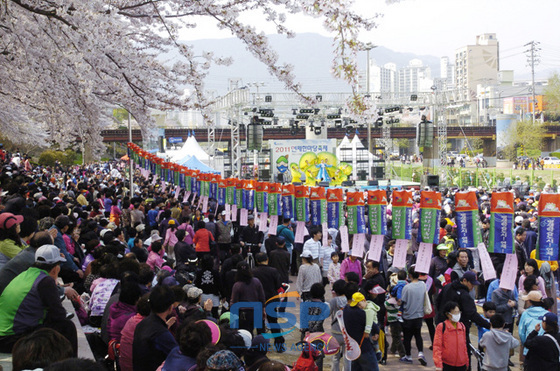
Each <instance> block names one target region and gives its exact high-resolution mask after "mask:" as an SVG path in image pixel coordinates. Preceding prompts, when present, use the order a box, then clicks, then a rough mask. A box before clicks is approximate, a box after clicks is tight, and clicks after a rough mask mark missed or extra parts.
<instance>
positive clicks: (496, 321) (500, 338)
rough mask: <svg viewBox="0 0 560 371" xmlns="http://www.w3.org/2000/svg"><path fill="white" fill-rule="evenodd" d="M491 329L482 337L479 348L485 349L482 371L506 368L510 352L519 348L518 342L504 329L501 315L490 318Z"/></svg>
mask: <svg viewBox="0 0 560 371" xmlns="http://www.w3.org/2000/svg"><path fill="white" fill-rule="evenodd" d="M490 324H491V325H492V328H491V329H490V330H489V331H488V332H486V333H485V334H484V335H483V336H482V340H480V343H479V344H480V346H481V347H484V348H486V352H485V353H484V360H483V361H482V364H483V365H484V370H486V371H498V370H506V369H507V368H508V361H509V355H510V350H511V349H515V348H516V347H518V346H519V344H520V343H519V340H517V339H515V338H514V337H513V335H512V334H511V333H509V332H508V331H506V330H505V329H504V326H505V324H506V323H505V320H504V317H503V316H502V315H501V314H495V315H493V316H492V317H491V318H490Z"/></svg>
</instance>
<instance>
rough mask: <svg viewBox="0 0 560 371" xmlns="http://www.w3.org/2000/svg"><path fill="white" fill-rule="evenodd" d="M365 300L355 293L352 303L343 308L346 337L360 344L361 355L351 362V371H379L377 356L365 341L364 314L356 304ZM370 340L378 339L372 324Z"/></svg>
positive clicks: (377, 329) (370, 343)
mask: <svg viewBox="0 0 560 371" xmlns="http://www.w3.org/2000/svg"><path fill="white" fill-rule="evenodd" d="M363 300H365V297H364V295H362V294H360V293H359V292H356V293H354V294H353V295H352V301H351V302H350V303H349V304H348V305H346V307H344V310H343V320H344V326H345V327H346V331H347V332H348V335H350V337H351V338H352V339H354V340H355V341H356V342H357V343H358V344H360V350H361V354H360V357H359V358H358V359H356V360H355V361H352V371H362V370H363V371H365V370H368V371H370V370H372V371H376V370H379V366H378V365H377V356H376V355H375V350H374V348H373V345H372V342H371V341H368V340H367V339H365V336H366V335H365V331H366V312H365V311H363V310H362V309H360V308H359V307H358V303H359V302H361V301H363ZM371 334H372V337H371V339H372V340H377V339H378V338H379V328H378V327H377V324H376V323H375V322H374V323H373V326H372V330H371Z"/></svg>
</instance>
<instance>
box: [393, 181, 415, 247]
mask: <svg viewBox="0 0 560 371" xmlns="http://www.w3.org/2000/svg"><path fill="white" fill-rule="evenodd" d="M392 204H393V212H392V216H393V239H395V240H411V239H412V233H411V232H412V205H413V201H412V192H408V191H398V190H396V191H393V202H392Z"/></svg>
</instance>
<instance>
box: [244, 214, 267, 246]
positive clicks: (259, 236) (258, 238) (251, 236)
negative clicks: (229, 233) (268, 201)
mask: <svg viewBox="0 0 560 371" xmlns="http://www.w3.org/2000/svg"><path fill="white" fill-rule="evenodd" d="M247 223H248V225H247V226H246V227H245V228H243V230H242V231H241V234H240V235H239V243H240V244H241V246H243V255H244V256H245V255H247V246H250V248H251V251H250V252H251V253H252V254H253V256H255V255H257V253H259V252H260V251H261V245H262V242H263V238H264V234H263V233H262V232H261V231H259V229H258V228H257V225H256V224H255V216H254V215H249V216H248V217H247Z"/></svg>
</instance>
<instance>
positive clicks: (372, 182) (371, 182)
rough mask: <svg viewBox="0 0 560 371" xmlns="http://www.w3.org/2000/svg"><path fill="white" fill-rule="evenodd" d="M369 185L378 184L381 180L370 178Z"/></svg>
mask: <svg viewBox="0 0 560 371" xmlns="http://www.w3.org/2000/svg"><path fill="white" fill-rule="evenodd" d="M367 185H368V186H378V185H379V181H378V180H368V182H367Z"/></svg>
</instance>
